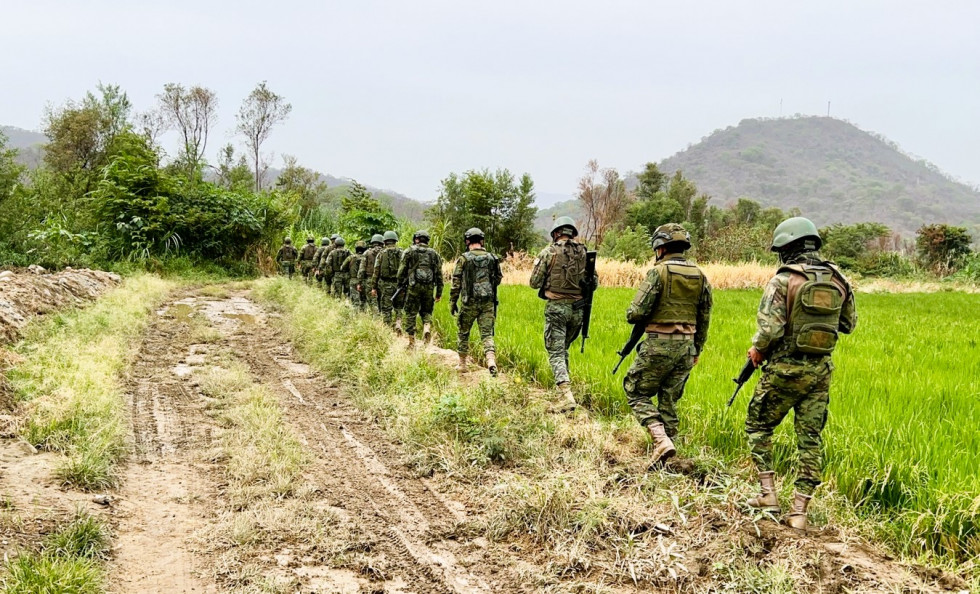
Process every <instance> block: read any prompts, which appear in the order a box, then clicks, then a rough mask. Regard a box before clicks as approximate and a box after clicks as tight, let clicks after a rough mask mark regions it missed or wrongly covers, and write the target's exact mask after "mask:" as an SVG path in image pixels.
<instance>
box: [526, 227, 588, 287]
mask: <svg viewBox="0 0 980 594" xmlns="http://www.w3.org/2000/svg"><path fill="white" fill-rule="evenodd" d="M569 241H571V242H574V241H575V240H574V239H562V240H559V241H556V242H555V243H553V244H551V245H549V246H548V247H546V248H544V249H543V250H541V252H540V253H539V254H538V257H537V258H535V259H534V268H533V269H532V270H531V288H532V289H539V290H540V289H541V287H543V286H544V284H545V282H547V280H548V276H549V275H550V274H551V262H552V261H553V260H554V257H555V250H556V248H558V247H560V246H563V245H565V243H566V242H569ZM592 283H593V286H595V287H598V286H599V275H596V276H595V277H594V278H593V279H592Z"/></svg>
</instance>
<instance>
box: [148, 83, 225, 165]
mask: <svg viewBox="0 0 980 594" xmlns="http://www.w3.org/2000/svg"><path fill="white" fill-rule="evenodd" d="M157 101H158V103H159V113H160V115H161V116H162V117H163V120H164V121H165V122H166V123H167V126H169V128H170V129H172V130H176V131H177V133H178V134H179V135H180V138H181V141H182V147H181V151H180V155H179V157H178V158H179V159H180V160H181V161H182V162H184V164H186V166H187V167H188V169H189V170H190V171H197V170H199V166H200V163H201V161H202V160H203V159H204V151H205V150H206V149H207V146H208V133H209V132H210V130H211V126H213V125H214V124H215V122H217V120H218V97H217V95H216V94H215V92H214V91H212V90H211V89H208V88H207V87H199V86H193V87H190V88H188V89H185V88H184V86H183V85H181V84H178V83H167V84H166V85H164V86H163V92H162V93H160V94H159V95H157Z"/></svg>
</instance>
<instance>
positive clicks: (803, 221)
mask: <svg viewBox="0 0 980 594" xmlns="http://www.w3.org/2000/svg"><path fill="white" fill-rule="evenodd" d="M807 238H809V239H812V240H813V243H814V246H813V249H815V250H819V249H820V246H821V245H823V240H822V239H820V233H819V232H818V231H817V226H816V225H814V224H813V221H811V220H810V219H807V218H804V217H792V218H789V219H786V220H785V221H783V222H782V223H780V224H779V225H778V226H776V230H775V231H773V232H772V247H770V248H769V249H770V250H771V251H773V252H779V251H782V250H783V249H784V248H785V247H787V246H788V245H790V244H791V243H793V242H795V241H798V240H801V239H807ZM808 247H809V246H808Z"/></svg>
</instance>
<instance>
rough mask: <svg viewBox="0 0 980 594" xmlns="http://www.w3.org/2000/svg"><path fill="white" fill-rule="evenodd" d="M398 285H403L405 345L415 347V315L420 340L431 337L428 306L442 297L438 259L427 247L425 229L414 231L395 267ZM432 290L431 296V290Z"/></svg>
mask: <svg viewBox="0 0 980 594" xmlns="http://www.w3.org/2000/svg"><path fill="white" fill-rule="evenodd" d="M398 286H399V287H407V289H406V292H407V295H406V296H405V333H406V334H408V346H409V347H414V346H415V330H416V323H415V318H416V316H419V317H421V318H422V339H423V340H424V341H425V342H429V340H430V339H431V338H432V308H433V306H434V305H435V304H436V303H438V302H439V300H440V299H442V258H440V257H439V254H438V252H436V251H435V250H434V249H432V248H430V247H429V232H428V231H416V232H415V235H413V236H412V245H411V246H410V247H409V248H408V249H407V250H405V255H404V256H402V263H401V265H400V266H399V267H398ZM433 290H434V291H435V299H433V297H432V292H433Z"/></svg>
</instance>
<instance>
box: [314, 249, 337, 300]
mask: <svg viewBox="0 0 980 594" xmlns="http://www.w3.org/2000/svg"><path fill="white" fill-rule="evenodd" d="M333 250H334V245H333V242H330V243H329V244H328V245H327V246H325V247H324V248H323V251H321V252H320V258H319V259H316V258H314V260H313V263H314V267H315V268H316V269H317V270H319V274H318V275H317V278H316V281H317V283H323V288H324V289H325V290H326V291H327V292H328V293H329V292H330V277H329V275H328V270H327V258H328V257H329V256H330V252H332V251H333Z"/></svg>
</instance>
